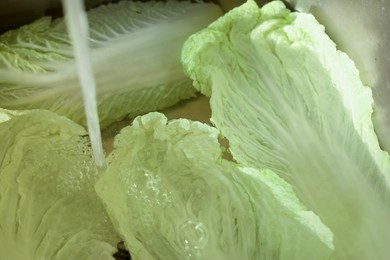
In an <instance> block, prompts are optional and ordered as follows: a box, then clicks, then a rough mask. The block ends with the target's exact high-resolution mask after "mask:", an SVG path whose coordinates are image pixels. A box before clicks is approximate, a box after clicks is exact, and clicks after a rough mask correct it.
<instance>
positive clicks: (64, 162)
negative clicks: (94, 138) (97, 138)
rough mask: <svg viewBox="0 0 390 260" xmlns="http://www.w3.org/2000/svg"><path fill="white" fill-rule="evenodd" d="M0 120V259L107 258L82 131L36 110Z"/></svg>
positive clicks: (108, 246) (109, 245)
mask: <svg viewBox="0 0 390 260" xmlns="http://www.w3.org/2000/svg"><path fill="white" fill-rule="evenodd" d="M0 115H1V116H0V120H1V121H2V123H0V259H37V260H42V259H53V260H61V259H64V260H65V259H67V260H68V259H80V260H83V259H91V260H92V259H93V260H95V259H114V258H113V257H112V254H113V253H114V251H115V247H114V246H116V243H118V242H119V238H118V237H117V235H116V232H115V231H114V229H113V226H112V224H111V222H110V221H109V219H108V217H107V215H106V213H105V210H104V207H103V205H102V203H101V201H100V200H99V199H98V197H97V196H96V193H95V191H94V184H95V180H96V178H97V176H98V174H97V171H96V168H95V166H94V164H93V160H92V158H91V151H90V148H89V146H88V139H87V138H86V137H84V135H85V134H86V132H85V130H84V129H83V128H82V127H80V126H78V125H76V124H75V123H73V122H71V121H70V120H68V119H66V118H62V117H59V116H57V115H55V114H54V113H51V112H48V111H43V110H36V111H31V112H28V111H24V112H13V111H6V110H1V111H0Z"/></svg>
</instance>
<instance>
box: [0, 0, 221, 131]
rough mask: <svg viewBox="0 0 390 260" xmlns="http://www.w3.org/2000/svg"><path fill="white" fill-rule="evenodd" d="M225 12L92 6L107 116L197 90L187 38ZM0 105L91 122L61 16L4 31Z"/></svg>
mask: <svg viewBox="0 0 390 260" xmlns="http://www.w3.org/2000/svg"><path fill="white" fill-rule="evenodd" d="M221 14H222V12H221V10H220V8H219V7H218V6H217V5H214V4H211V3H202V2H197V3H191V2H189V1H181V2H179V1H172V0H171V1H167V2H155V1H149V2H133V1H122V2H119V3H116V4H108V5H104V6H100V7H98V8H95V9H92V10H90V11H89V12H88V20H89V21H88V22H89V25H90V31H89V34H90V47H91V56H92V64H93V69H94V74H95V78H96V84H97V100H98V110H99V117H100V121H101V124H102V125H103V126H106V125H107V124H109V123H111V122H113V121H117V120H120V119H122V118H123V117H125V116H126V115H129V116H136V115H138V114H142V113H146V112H149V111H153V110H159V109H163V108H166V107H168V106H170V105H173V104H175V103H176V102H178V101H179V100H181V99H186V98H190V97H193V96H194V93H195V91H196V90H195V89H194V88H193V87H192V85H191V83H190V81H189V80H188V79H187V78H186V77H185V75H184V73H183V71H182V67H181V64H180V49H181V46H182V44H183V42H184V41H185V39H186V38H187V37H188V36H189V35H190V34H192V33H194V32H196V31H197V30H199V29H201V28H203V27H204V26H206V25H207V24H208V23H210V22H211V21H213V20H214V19H216V18H217V17H219V16H220V15H221ZM0 107H3V108H8V109H31V108H44V109H49V110H52V111H55V112H57V113H59V114H61V115H65V116H67V117H69V118H71V119H72V120H74V121H76V122H78V123H82V124H84V125H85V118H84V111H83V102H82V98H81V92H80V90H79V83H78V78H77V70H76V67H75V63H74V60H73V52H72V49H71V43H70V39H69V37H68V34H67V30H66V25H65V22H64V20H63V19H62V18H58V19H56V20H54V21H52V20H51V18H50V17H44V18H41V19H39V20H37V21H35V22H33V23H32V24H29V25H26V26H23V27H21V28H20V29H18V30H14V31H10V32H7V33H5V34H3V35H1V36H0Z"/></svg>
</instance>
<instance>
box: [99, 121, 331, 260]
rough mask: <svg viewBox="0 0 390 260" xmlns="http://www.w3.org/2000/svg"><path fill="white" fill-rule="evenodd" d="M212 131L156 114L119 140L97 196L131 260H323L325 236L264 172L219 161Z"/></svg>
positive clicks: (326, 255) (328, 246) (314, 220)
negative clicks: (121, 238)
mask: <svg viewBox="0 0 390 260" xmlns="http://www.w3.org/2000/svg"><path fill="white" fill-rule="evenodd" d="M217 137H218V131H217V129H215V128H213V127H210V126H207V125H205V124H202V123H199V122H194V121H189V120H186V119H179V120H172V121H169V122H167V118H166V117H165V116H164V115H162V114H159V113H149V114H147V115H145V116H142V117H137V118H136V119H135V120H134V122H133V124H132V126H129V127H126V128H124V129H122V130H121V132H120V134H119V135H117V136H116V138H115V143H114V150H113V152H112V153H111V154H110V155H109V156H108V159H107V165H108V166H107V170H106V171H105V172H104V173H103V175H102V176H101V177H100V178H99V180H98V182H97V184H96V191H97V193H98V195H99V196H100V197H101V198H102V200H103V201H104V204H105V206H106V209H107V212H108V214H109V215H110V218H111V220H112V222H113V224H114V226H115V228H116V229H117V230H118V232H119V233H120V234H121V236H122V237H123V239H124V241H125V243H126V245H127V248H128V249H129V250H130V252H131V254H132V257H133V258H134V259H142V260H147V259H170V260H175V259H178V260H182V259H225V260H228V259H232V260H233V259H265V260H269V259H285V260H294V259H296V260H304V259H307V260H314V259H328V258H329V257H330V256H331V255H332V253H333V241H332V234H331V232H330V231H329V230H328V228H327V227H325V226H324V225H323V224H322V223H321V222H320V220H319V218H318V217H317V216H316V215H314V214H313V213H312V212H310V211H308V210H306V208H305V207H304V206H303V205H302V204H301V203H300V202H299V200H298V199H297V197H296V196H295V194H294V192H293V191H292V189H291V186H290V185H288V184H287V183H286V182H285V181H283V180H282V179H281V178H279V177H278V176H277V175H276V174H274V173H272V172H271V171H269V170H264V171H258V170H256V169H253V168H248V167H243V166H239V165H237V164H235V163H233V162H230V161H226V160H224V159H222V151H221V148H220V145H219V143H218V138H217Z"/></svg>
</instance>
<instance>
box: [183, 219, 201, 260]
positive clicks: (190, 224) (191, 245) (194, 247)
mask: <svg viewBox="0 0 390 260" xmlns="http://www.w3.org/2000/svg"><path fill="white" fill-rule="evenodd" d="M179 230H180V231H179V239H180V243H181V244H182V245H183V247H184V249H185V252H186V255H187V259H201V258H202V252H203V249H204V247H205V246H206V244H207V240H208V235H207V230H206V227H205V226H204V224H203V223H200V222H196V221H192V220H189V221H186V222H185V223H183V224H182V225H180V227H179Z"/></svg>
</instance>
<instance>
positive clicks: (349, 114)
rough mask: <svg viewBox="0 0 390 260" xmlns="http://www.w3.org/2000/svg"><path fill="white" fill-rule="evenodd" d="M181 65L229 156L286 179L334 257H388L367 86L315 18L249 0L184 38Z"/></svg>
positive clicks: (385, 204) (388, 168) (387, 165)
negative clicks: (323, 229)
mask: <svg viewBox="0 0 390 260" xmlns="http://www.w3.org/2000/svg"><path fill="white" fill-rule="evenodd" d="M182 62H183V65H184V68H185V70H186V73H187V74H188V75H189V76H190V77H191V78H192V79H193V81H194V85H195V87H196V88H198V89H199V90H200V91H201V92H202V93H204V94H205V95H208V96H210V95H211V101H210V103H211V109H212V121H213V123H214V124H215V125H216V127H217V128H218V129H219V130H220V131H221V133H222V135H224V136H225V137H226V138H227V139H228V140H229V143H230V151H231V153H232V155H233V157H234V159H235V160H237V161H238V162H239V163H242V164H244V165H248V166H251V167H255V168H260V169H263V168H264V169H270V170H272V171H274V172H275V173H277V174H279V175H280V176H281V177H283V178H284V179H285V180H287V181H288V182H289V183H291V184H292V186H293V187H294V190H295V191H296V192H297V195H298V197H299V198H300V199H301V200H302V202H303V203H304V204H305V205H306V206H308V208H309V209H310V210H313V211H314V212H315V213H316V214H317V215H318V216H319V217H320V218H321V220H322V221H323V223H324V224H325V225H327V226H328V227H329V228H330V229H331V230H332V232H333V234H334V241H335V249H336V259H364V260H367V259H388V257H389V255H390V247H389V246H388V241H390V226H389V225H388V221H389V219H390V205H389V201H390V197H389V174H390V160H389V155H388V154H387V153H386V152H383V151H382V150H381V149H380V147H379V145H378V140H377V136H376V135H375V132H374V130H373V124H372V121H371V115H372V103H373V99H372V94H371V90H370V89H369V88H368V87H365V86H363V84H362V82H361V80H360V78H359V72H358V71H357V69H356V67H355V65H354V63H353V61H351V60H350V59H349V58H348V57H347V55H346V54H344V53H342V52H340V51H338V50H337V49H336V46H335V44H334V43H333V42H332V41H331V40H330V39H329V37H328V36H327V35H326V33H325V32H324V27H323V26H321V25H320V24H319V23H318V22H317V21H316V20H315V18H314V17H313V16H312V15H310V14H305V13H295V12H290V11H289V10H288V9H286V8H285V6H284V4H283V3H282V2H280V1H274V2H271V3H269V4H267V5H265V6H264V7H263V8H261V9H259V8H258V6H257V5H256V3H255V2H254V1H251V0H250V1H248V2H247V3H245V4H244V5H242V6H240V7H238V8H236V9H234V10H232V11H231V12H229V13H228V14H226V15H225V16H224V17H222V18H220V19H218V20H217V21H216V22H214V23H212V24H211V25H210V26H209V27H208V28H206V29H204V30H202V31H201V32H199V33H197V34H195V35H193V36H191V37H190V38H189V39H188V40H187V41H186V43H185V45H184V47H183V50H182Z"/></svg>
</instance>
